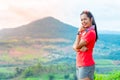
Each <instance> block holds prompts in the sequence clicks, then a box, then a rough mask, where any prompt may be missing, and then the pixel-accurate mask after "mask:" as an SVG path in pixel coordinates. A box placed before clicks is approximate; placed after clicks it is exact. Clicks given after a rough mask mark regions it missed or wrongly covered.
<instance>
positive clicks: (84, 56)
mask: <svg viewBox="0 0 120 80" xmlns="http://www.w3.org/2000/svg"><path fill="white" fill-rule="evenodd" d="M80 19H81V26H80V28H79V29H78V33H77V36H76V40H75V42H74V44H73V49H74V50H75V51H76V67H77V70H76V72H77V78H78V80H94V70H95V62H94V59H93V56H92V55H93V48H94V45H95V42H96V41H97V39H98V35H97V26H96V23H95V20H94V17H93V15H92V13H91V12H90V11H83V12H82V13H81V14H80Z"/></svg>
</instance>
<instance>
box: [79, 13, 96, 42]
mask: <svg viewBox="0 0 120 80" xmlns="http://www.w3.org/2000/svg"><path fill="white" fill-rule="evenodd" d="M82 14H86V15H87V16H88V17H89V18H90V19H91V18H92V19H93V20H92V25H95V33H96V41H97V39H98V33H97V25H96V22H95V19H94V17H93V15H92V13H91V12H90V11H83V12H82V13H81V14H80V15H82Z"/></svg>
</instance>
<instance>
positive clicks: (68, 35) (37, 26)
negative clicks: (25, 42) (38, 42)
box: [0, 17, 77, 39]
mask: <svg viewBox="0 0 120 80" xmlns="http://www.w3.org/2000/svg"><path fill="white" fill-rule="evenodd" d="M76 31H77V28H75V27H74V26H71V25H68V24H65V23H63V22H61V21H59V20H57V19H55V18H53V17H46V18H43V19H39V20H36V21H34V22H31V23H29V24H27V25H22V26H20V27H17V28H10V29H3V30H1V31H0V38H1V39H3V38H4V39H6V38H28V37H29V38H65V39H73V38H74V35H75V33H76Z"/></svg>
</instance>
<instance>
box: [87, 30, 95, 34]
mask: <svg viewBox="0 0 120 80" xmlns="http://www.w3.org/2000/svg"><path fill="white" fill-rule="evenodd" d="M86 35H95V30H89V31H88V32H87V33H86Z"/></svg>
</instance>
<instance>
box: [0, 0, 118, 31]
mask: <svg viewBox="0 0 120 80" xmlns="http://www.w3.org/2000/svg"><path fill="white" fill-rule="evenodd" d="M119 9H120V1H119V0H0V29H4V28H15V27H19V26H21V25H25V24H28V23H30V22H32V21H35V20H38V19H42V18H44V17H48V16H52V17H54V18H56V19H58V20H60V21H62V22H64V23H67V24H70V25H73V26H75V27H79V25H80V13H81V12H82V11H83V10H89V11H91V12H92V14H93V16H94V18H95V21H96V24H97V28H98V30H101V31H102V30H108V31H120V10H119Z"/></svg>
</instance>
